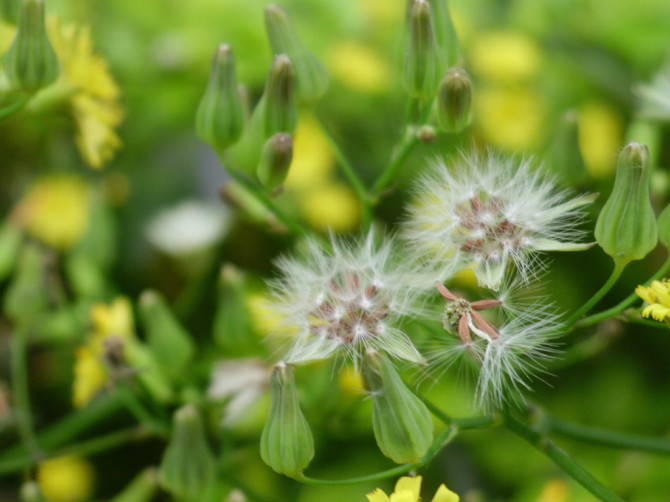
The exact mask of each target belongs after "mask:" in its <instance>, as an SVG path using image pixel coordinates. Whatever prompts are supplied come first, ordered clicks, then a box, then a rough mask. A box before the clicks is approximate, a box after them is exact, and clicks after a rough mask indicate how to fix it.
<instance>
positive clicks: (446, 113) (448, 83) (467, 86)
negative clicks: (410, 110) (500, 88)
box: [437, 68, 472, 133]
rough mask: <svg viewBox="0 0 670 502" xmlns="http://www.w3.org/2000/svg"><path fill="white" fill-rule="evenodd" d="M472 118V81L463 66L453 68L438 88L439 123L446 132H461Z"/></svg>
mask: <svg viewBox="0 0 670 502" xmlns="http://www.w3.org/2000/svg"><path fill="white" fill-rule="evenodd" d="M471 118H472V81H471V80H470V75H468V73H467V72H466V71H465V70H463V69H461V68H452V69H451V70H449V71H448V72H447V74H446V75H445V76H444V78H443V79H442V82H440V87H439V88H438V90H437V123H438V124H439V126H440V128H441V129H442V130H444V131H446V132H452V133H456V132H461V131H462V130H463V129H465V128H466V126H467V125H468V124H469V123H470V120H471Z"/></svg>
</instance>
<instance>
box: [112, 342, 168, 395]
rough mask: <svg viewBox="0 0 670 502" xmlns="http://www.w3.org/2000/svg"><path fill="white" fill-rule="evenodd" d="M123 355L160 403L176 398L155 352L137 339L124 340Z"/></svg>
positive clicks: (138, 378)
mask: <svg viewBox="0 0 670 502" xmlns="http://www.w3.org/2000/svg"><path fill="white" fill-rule="evenodd" d="M123 355H124V357H125V359H126V362H127V364H128V366H129V367H130V368H134V369H135V370H136V371H137V373H136V374H137V380H139V382H140V383H141V385H142V387H144V388H145V389H146V390H147V392H148V393H149V394H150V395H151V397H152V398H154V399H155V400H156V401H158V402H159V403H167V402H170V401H172V399H173V398H174V395H173V392H172V387H171V386H170V382H169V380H168V379H167V377H166V376H165V374H164V373H163V372H162V371H161V368H160V367H159V365H158V363H157V362H156V358H155V357H154V355H153V353H152V352H151V351H150V350H149V349H148V348H147V347H146V345H144V344H143V343H141V342H139V341H138V340H136V339H130V340H125V341H124V346H123Z"/></svg>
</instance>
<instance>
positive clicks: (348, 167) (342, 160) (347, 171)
mask: <svg viewBox="0 0 670 502" xmlns="http://www.w3.org/2000/svg"><path fill="white" fill-rule="evenodd" d="M318 121H319V124H320V125H321V129H322V130H323V132H324V134H325V135H326V139H327V140H328V143H329V144H330V147H331V148H332V149H333V152H334V153H335V157H336V158H337V162H338V164H339V165H340V168H341V169H342V173H343V174H344V176H345V177H346V178H347V180H348V181H349V184H350V185H351V188H353V190H354V192H356V195H358V198H359V200H360V201H361V210H362V213H363V226H364V228H365V230H366V231H367V230H369V229H370V225H371V224H372V208H371V207H370V196H369V195H368V192H367V190H366V188H365V186H364V185H363V182H362V181H361V179H360V178H359V176H358V173H357V172H356V169H355V168H354V167H353V165H352V164H351V162H349V159H347V157H346V155H344V152H342V149H341V148H340V146H339V145H338V144H337V142H336V141H335V139H333V136H332V134H331V133H330V131H329V130H328V128H327V127H326V126H325V124H324V123H323V121H322V120H321V119H320V118H318Z"/></svg>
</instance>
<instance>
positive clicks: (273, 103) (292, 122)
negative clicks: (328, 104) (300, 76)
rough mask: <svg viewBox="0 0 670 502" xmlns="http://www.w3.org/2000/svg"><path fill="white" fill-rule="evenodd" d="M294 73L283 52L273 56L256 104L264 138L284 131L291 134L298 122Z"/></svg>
mask: <svg viewBox="0 0 670 502" xmlns="http://www.w3.org/2000/svg"><path fill="white" fill-rule="evenodd" d="M294 91H295V74H294V72H293V65H292V64H291V61H290V60H289V58H288V57H287V56H286V55H285V54H280V55H279V56H275V58H274V60H273V61H272V66H271V67H270V74H269V75H268V80H267V83H266V84H265V92H264V94H263V97H262V98H261V101H260V103H259V104H258V106H259V107H261V109H260V121H261V130H262V132H263V137H264V138H265V139H267V138H269V137H271V136H273V135H274V134H277V133H278V132H285V133H287V134H293V132H294V131H295V128H296V125H297V124H298V109H297V107H296V104H295V92H294Z"/></svg>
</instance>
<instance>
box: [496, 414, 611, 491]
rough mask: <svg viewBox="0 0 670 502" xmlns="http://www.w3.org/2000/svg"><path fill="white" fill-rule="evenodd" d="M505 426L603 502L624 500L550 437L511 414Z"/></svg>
mask: <svg viewBox="0 0 670 502" xmlns="http://www.w3.org/2000/svg"><path fill="white" fill-rule="evenodd" d="M504 419H505V422H504V423H505V427H507V429H509V430H510V431H511V432H513V433H514V434H516V435H517V436H519V437H520V438H522V439H523V440H525V441H526V442H528V443H529V444H530V445H532V446H533V447H534V448H535V449H536V450H538V451H540V452H541V453H543V454H544V455H546V456H547V457H549V458H550V459H551V460H552V461H553V462H554V463H555V464H556V465H557V466H558V467H560V468H561V469H562V470H563V471H564V472H565V473H566V474H568V475H569V476H570V477H571V478H573V479H574V480H575V481H577V482H578V483H579V484H580V485H582V486H583V487H584V488H586V489H587V490H588V491H589V492H591V493H592V494H593V495H595V496H596V497H597V498H598V499H599V500H602V501H603V502H623V499H622V498H621V497H619V496H618V495H617V494H616V493H614V492H612V491H611V490H610V489H609V488H607V487H605V486H604V485H602V484H601V483H600V481H598V480H597V479H596V478H594V477H593V476H592V475H591V474H590V473H589V472H588V471H586V470H585V469H584V468H583V467H582V466H581V465H579V464H578V463H577V462H575V461H574V460H572V459H571V458H570V457H569V456H568V454H567V453H565V452H564V451H563V450H562V449H560V448H559V447H558V446H556V444H555V443H554V442H553V441H552V440H551V439H549V438H547V437H545V436H543V435H542V434H540V433H539V432H537V431H536V430H534V429H531V428H530V427H528V426H526V425H525V424H523V423H522V422H520V421H518V420H517V419H515V418H513V417H511V416H510V415H505V417H504Z"/></svg>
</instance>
